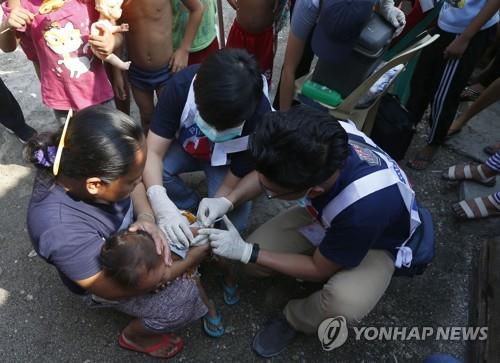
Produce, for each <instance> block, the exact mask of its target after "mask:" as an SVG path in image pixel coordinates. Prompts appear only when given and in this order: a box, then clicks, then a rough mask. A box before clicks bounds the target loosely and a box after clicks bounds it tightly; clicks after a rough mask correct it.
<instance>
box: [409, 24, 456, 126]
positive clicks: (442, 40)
mask: <svg viewBox="0 0 500 363" xmlns="http://www.w3.org/2000/svg"><path fill="white" fill-rule="evenodd" d="M435 32H436V33H437V34H439V38H438V39H437V40H436V41H435V42H433V43H432V44H430V45H429V46H428V47H425V48H424V50H423V51H422V53H421V54H420V57H419V59H418V63H417V66H416V68H415V72H414V73H413V77H412V79H411V84H410V98H409V99H408V104H407V106H406V107H407V108H408V111H409V115H410V118H411V120H412V122H413V123H414V124H415V125H416V124H417V123H419V122H420V121H421V120H422V117H423V115H424V112H425V110H426V109H427V106H428V105H429V102H430V101H431V98H432V95H433V94H434V93H435V92H436V89H437V87H438V83H439V78H440V77H441V74H442V71H443V67H444V64H445V62H444V59H443V51H444V50H445V49H446V47H447V46H448V44H449V43H450V42H451V41H452V40H453V39H454V35H453V34H450V33H446V32H443V31H441V30H439V29H436V30H435Z"/></svg>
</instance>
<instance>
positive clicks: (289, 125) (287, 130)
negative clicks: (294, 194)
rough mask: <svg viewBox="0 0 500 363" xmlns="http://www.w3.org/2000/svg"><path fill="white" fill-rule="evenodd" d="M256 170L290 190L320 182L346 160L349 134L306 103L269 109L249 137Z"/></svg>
mask: <svg viewBox="0 0 500 363" xmlns="http://www.w3.org/2000/svg"><path fill="white" fill-rule="evenodd" d="M250 150H251V153H252V156H253V157H254V159H255V162H256V170H257V171H258V172H260V173H262V174H263V175H264V176H265V177H266V178H267V179H269V180H270V181H271V182H273V183H275V184H277V185H279V186H281V187H283V188H287V189H296V190H301V189H307V188H310V187H312V186H314V185H318V184H321V183H322V182H324V181H326V180H327V179H328V178H329V177H330V176H332V175H333V174H334V173H335V172H336V171H337V170H339V169H341V168H342V167H343V165H344V163H345V160H346V159H347V155H348V146H347V133H346V132H345V131H344V129H343V128H342V126H341V125H340V124H339V122H338V121H337V120H336V119H335V118H334V117H333V116H331V115H330V114H328V113H326V112H321V111H317V110H314V109H312V108H310V107H307V106H302V105H301V106H296V107H293V108H291V109H290V110H288V111H286V112H268V113H267V114H265V115H264V117H263V120H262V122H260V123H259V124H258V126H257V129H256V131H255V134H254V135H252V138H251V140H250Z"/></svg>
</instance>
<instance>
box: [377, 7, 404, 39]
mask: <svg viewBox="0 0 500 363" xmlns="http://www.w3.org/2000/svg"><path fill="white" fill-rule="evenodd" d="M379 6H380V15H382V16H383V17H384V19H385V20H387V21H388V22H389V23H391V24H392V25H393V26H394V27H395V28H396V32H395V33H394V37H397V36H398V35H399V34H401V32H402V31H403V29H404V27H405V25H406V16H405V13H403V11H401V9H399V8H398V7H396V6H394V0H380V1H379Z"/></svg>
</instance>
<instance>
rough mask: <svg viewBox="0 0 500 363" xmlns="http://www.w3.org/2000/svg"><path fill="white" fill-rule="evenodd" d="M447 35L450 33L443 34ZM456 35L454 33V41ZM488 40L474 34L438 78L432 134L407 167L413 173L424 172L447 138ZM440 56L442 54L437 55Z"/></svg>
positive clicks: (484, 33) (486, 33) (484, 34)
mask: <svg viewBox="0 0 500 363" xmlns="http://www.w3.org/2000/svg"><path fill="white" fill-rule="evenodd" d="M446 34H448V36H449V35H450V33H446ZM457 36H458V35H457V34H454V37H453V39H455V38H456V37H457ZM489 39H490V32H489V31H488V30H484V31H481V32H479V33H478V34H476V35H475V36H474V37H473V38H472V40H471V41H470V43H469V46H468V47H467V50H466V51H465V53H464V54H463V55H462V57H461V58H460V59H448V60H447V61H446V64H445V66H444V69H443V72H442V73H441V75H440V80H439V85H438V88H437V91H436V92H435V93H434V94H433V96H432V97H433V99H432V102H431V114H430V118H429V121H430V125H431V131H430V134H429V137H428V140H427V145H426V146H425V147H424V148H423V149H421V150H420V151H419V152H418V153H417V155H416V157H415V158H414V160H412V161H410V162H409V164H408V166H410V167H411V168H413V169H416V170H423V169H425V168H426V167H427V166H428V165H429V164H430V163H431V161H432V159H433V157H434V155H435V153H436V152H437V150H438V149H439V146H440V145H441V144H443V142H444V141H445V139H446V136H447V133H448V129H449V127H450V124H451V123H452V121H453V119H454V117H455V114H456V112H457V109H458V105H459V96H460V92H461V91H462V89H463V88H464V86H465V85H466V84H467V80H468V79H469V77H470V75H471V74H472V71H473V70H474V65H475V63H476V62H477V59H478V56H479V55H480V54H481V53H482V52H483V51H484V49H485V47H486V46H487V44H488V41H489ZM439 55H440V56H441V57H442V53H440V54H439Z"/></svg>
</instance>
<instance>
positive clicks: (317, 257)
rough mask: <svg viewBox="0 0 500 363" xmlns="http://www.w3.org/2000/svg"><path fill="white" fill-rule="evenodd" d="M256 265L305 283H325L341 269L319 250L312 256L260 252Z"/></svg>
mask: <svg viewBox="0 0 500 363" xmlns="http://www.w3.org/2000/svg"><path fill="white" fill-rule="evenodd" d="M257 264H258V265H260V266H264V267H267V268H270V269H272V270H274V271H276V272H280V273H282V274H285V275H288V276H292V277H295V278H298V279H302V280H306V281H325V280H327V279H329V278H330V277H332V276H333V275H334V274H335V273H336V272H338V271H339V270H341V269H342V266H340V265H337V264H336V263H334V262H332V261H330V260H328V259H327V258H326V257H324V256H323V255H322V254H321V252H320V251H319V249H316V251H315V252H314V255H312V256H306V255H300V254H295V253H280V252H272V251H266V250H260V251H259V254H258V257H257Z"/></svg>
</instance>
